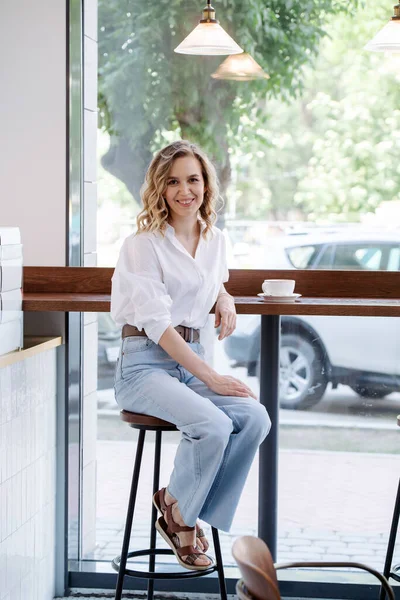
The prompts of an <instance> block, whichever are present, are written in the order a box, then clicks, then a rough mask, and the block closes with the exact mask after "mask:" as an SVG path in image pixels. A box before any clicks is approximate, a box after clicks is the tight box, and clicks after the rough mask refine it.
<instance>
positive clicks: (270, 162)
mask: <svg viewBox="0 0 400 600" xmlns="http://www.w3.org/2000/svg"><path fill="white" fill-rule="evenodd" d="M189 4H190V6H189ZM189 4H188V3H184V2H179V1H178V2H174V3H172V4H171V3H170V4H169V5H168V18H166V16H165V6H164V5H163V3H160V2H159V0H154V1H153V0H151V1H149V2H148V7H147V5H146V7H147V8H148V12H146V14H145V15H143V11H142V6H141V4H140V3H138V2H133V3H132V5H131V6H130V7H129V11H127V9H126V3H125V2H124V1H123V0H116V1H115V2H111V3H110V2H106V1H105V0H104V1H103V0H100V2H99V92H100V93H99V106H100V129H99V138H98V139H99V144H98V164H99V182H98V190H99V204H98V264H99V265H100V266H111V267H113V266H114V265H115V263H116V260H117V257H118V253H119V249H120V247H121V244H122V242H123V240H124V239H125V238H126V237H127V236H128V235H130V234H131V233H134V232H135V231H136V217H137V215H138V213H139V211H140V210H141V208H142V206H141V199H140V187H141V185H142V184H143V181H144V176H145V172H146V168H147V165H148V164H149V162H150V160H151V158H152V156H153V155H154V153H155V152H156V151H157V150H159V149H160V148H162V147H163V146H165V145H166V144H168V143H170V142H172V141H174V140H177V139H180V138H188V139H190V141H193V142H197V143H199V144H200V145H201V146H202V147H203V148H204V150H205V151H206V152H207V153H208V154H209V155H210V156H211V157H212V159H213V161H214V163H215V165H216V169H217V172H218V176H219V179H220V184H221V194H222V197H223V199H224V201H225V202H224V206H223V207H222V208H221V210H220V211H219V217H218V221H217V226H218V227H220V228H221V229H223V231H224V234H225V237H226V241H227V254H228V258H229V267H230V268H231V269H234V268H235V269H237V268H241V269H290V270H292V271H294V270H295V269H305V268H307V269H318V268H331V267H333V268H337V269H350V270H352V269H357V270H359V269H368V270H373V269H385V270H386V269H387V270H399V265H400V254H399V228H398V223H399V222H400V219H399V215H400V204H399V202H400V201H399V199H398V198H399V193H400V173H399V170H398V139H399V136H400V112H399V111H398V106H397V105H398V78H399V76H398V67H397V66H396V65H394V63H393V62H391V60H386V61H385V57H382V56H377V55H376V54H375V53H363V54H362V60H361V59H360V56H361V54H360V48H362V47H363V45H364V44H365V40H366V39H368V38H369V37H372V36H373V35H374V34H375V32H376V31H377V30H378V29H379V27H380V26H381V13H379V11H381V10H383V8H382V7H383V4H382V7H378V6H377V5H376V3H373V2H372V0H367V2H366V4H365V5H364V6H363V7H361V6H360V7H355V8H354V7H353V8H351V10H350V6H349V5H348V3H342V4H340V6H337V5H335V6H334V7H333V8H332V13H331V12H330V9H329V8H327V9H326V11H324V13H323V14H322V13H321V11H320V10H317V11H316V14H314V15H313V16H310V15H309V14H308V11H304V7H302V6H301V4H298V3H292V5H291V7H285V11H286V13H285V14H286V15H287V16H288V18H287V19H283V18H280V17H279V16H278V15H279V12H278V14H277V13H276V12H275V11H270V10H265V11H264V10H263V11H259V10H258V9H256V8H254V11H255V12H253V9H251V10H250V9H249V11H245V13H243V11H242V10H238V8H239V9H240V8H241V4H240V3H239V2H237V3H236V2H231V3H224V6H223V7H222V6H221V7H220V8H218V7H217V11H220V14H219V18H220V19H221V23H224V24H225V25H226V27H227V28H228V29H230V28H232V30H230V33H232V35H233V36H234V37H235V39H237V40H238V42H239V43H240V41H241V40H240V37H241V36H243V35H244V39H245V40H246V39H248V40H251V43H250V47H251V48H254V53H255V54H254V55H255V58H257V60H259V62H260V64H261V65H262V66H263V68H264V69H265V70H266V71H268V72H269V74H270V76H271V77H270V79H269V80H262V81H255V82H251V81H250V82H246V83H244V82H235V81H222V80H216V79H215V78H213V77H212V74H213V73H214V72H215V70H216V69H217V68H218V67H219V65H220V63H221V62H222V60H223V59H222V58H221V57H217V58H216V57H188V56H178V55H176V54H175V53H174V48H175V46H176V45H177V44H178V43H179V42H180V41H181V40H182V39H183V37H184V35H186V34H187V33H189V31H190V30H191V28H192V27H193V24H194V23H195V22H196V20H197V19H198V16H199V14H198V13H199V7H198V6H197V7H196V6H195V3H189ZM332 6H333V5H332ZM378 9H379V10H378ZM365 10H366V11H369V13H368V14H369V15H370V17H369V19H368V20H367V21H366V20H365V18H364V17H365V15H364V13H363V12H361V11H365ZM378 13H379V14H378ZM360 23H361V24H362V27H361V25H360V26H359V25H358V24H360ZM294 24H296V27H294ZM293 29H294V31H293ZM244 31H246V33H244ZM323 31H325V32H326V33H329V35H322V32H323ZM265 32H267V33H268V32H270V33H271V35H269V34H268V35H267V34H266V33H265ZM263 40H265V45H264V43H263ZM349 41H351V43H349ZM243 43H244V42H243ZM271 44H272V46H271ZM282 44H283V46H282ZM371 73H374V77H372V78H371ZM193 82H195V84H194V83H193ZM357 240H359V241H357ZM355 241H357V243H356V244H354V242H355ZM321 248H322V249H323V250H321ZM294 276H295V275H294ZM317 276H318V273H316V277H317ZM260 288H261V285H260ZM212 319H213V317H211V320H210V328H209V331H208V333H207V332H204V335H206V336H207V335H208V341H207V342H205V346H206V350H207V353H208V357H209V358H208V360H210V361H212V364H213V365H214V367H215V369H216V370H217V371H218V372H221V373H226V374H232V375H233V376H235V377H239V378H240V379H242V380H244V381H245V382H247V383H248V385H250V387H252V389H254V390H258V387H259V383H258V381H259V369H260V366H259V365H260V363H259V348H260V345H259V330H260V319H259V317H244V316H240V317H239V319H238V325H237V329H236V331H235V332H234V334H233V335H232V336H231V337H230V338H228V339H227V340H226V341H225V342H224V343H222V344H221V343H219V342H218V341H217V340H216V337H215V332H214V329H213V324H212ZM282 326H283V330H282V351H281V362H282V386H281V406H282V411H281V424H282V426H281V432H280V440H281V453H280V468H281V476H280V486H281V487H280V497H279V498H280V499H279V501H280V507H279V508H280V522H279V558H280V559H285V558H290V559H300V558H301V557H304V556H305V555H307V557H308V558H317V557H320V556H322V555H323V557H324V558H328V557H330V558H333V557H334V556H338V555H340V556H348V555H349V552H347V550H349V549H350V548H352V549H354V550H356V546H352V545H351V544H355V545H356V544H358V543H361V544H362V547H361V548H360V547H359V548H358V549H359V550H362V551H363V552H365V549H366V548H370V549H371V552H372V554H371V557H372V558H371V561H372V562H376V563H378V562H379V561H380V566H381V564H382V559H383V544H384V541H385V540H386V531H387V528H388V522H389V516H390V512H391V502H392V498H394V495H393V494H394V491H393V486H394V485H395V483H396V477H393V478H391V477H388V475H387V474H388V473H392V472H394V471H393V469H394V463H395V462H396V461H398V456H397V454H398V443H397V441H398V438H394V436H395V435H397V433H396V431H394V425H393V422H392V418H393V415H394V414H397V413H398V406H399V399H400V396H399V380H398V377H399V372H398V369H399V363H400V360H399V358H400V354H399V352H400V351H399V345H398V344H399V342H397V340H400V335H399V333H400V332H399V323H398V320H397V319H387V320H384V319H373V318H368V319H364V320H363V319H350V318H349V319H345V318H342V319H337V318H332V317H331V318H324V317H320V318H316V317H315V318H314V317H310V318H301V319H297V320H290V319H288V318H286V317H284V318H283V320H282ZM394 334H396V336H397V337H396V336H395V335H394ZM118 337H119V332H118V330H117V329H116V328H115V326H113V324H112V322H111V321H110V319H109V316H107V315H103V316H102V317H101V318H100V321H99V350H98V352H99V390H98V407H99V408H98V432H99V433H98V442H97V460H98V471H97V486H98V487H97V545H96V547H95V548H94V549H93V552H92V553H91V554H90V553H89V554H88V557H89V556H95V557H96V558H100V559H104V560H109V559H110V558H112V557H113V556H114V555H115V554H118V552H119V551H120V544H121V539H122V527H123V520H124V514H125V509H126V503H127V497H128V488H129V485H130V477H131V469H132V460H133V456H134V451H135V443H136V433H135V431H134V430H131V429H129V428H128V427H127V426H126V425H124V424H123V423H121V422H120V421H119V418H118V409H117V406H116V404H115V400H114V397H113V390H112V385H113V382H112V380H113V370H114V368H115V361H116V356H117V352H118V350H117V348H118ZM150 438H151V436H150ZM395 440H396V441H395ZM177 443H178V436H177V434H167V435H166V436H165V445H166V447H165V454H163V461H164V462H163V467H162V483H166V481H167V480H168V476H169V473H170V470H171V468H172V461H173V456H174V453H175V451H176V447H177ZM152 444H153V442H152V441H150V442H149V444H148V446H146V450H145V465H146V468H145V470H144V483H143V486H144V487H143V488H142V489H141V491H140V496H139V500H138V502H139V508H138V510H139V513H138V514H139V518H138V520H137V521H136V522H135V535H134V538H133V540H134V541H133V543H134V544H136V547H139V546H140V545H141V544H143V543H144V541H143V540H144V539H145V537H146V536H147V531H148V529H149V525H150V509H151V505H150V502H149V493H150V492H149V490H150V487H151V483H150V465H151V460H152V459H151V452H152V449H153V445H152ZM379 465H380V467H379ZM378 467H379V468H378ZM354 482H356V485H353V483H354ZM266 510H268V507H266ZM357 519H358V520H357ZM256 520H257V475H256V464H255V465H254V466H253V470H252V472H251V474H250V477H249V481H248V483H247V486H246V489H245V492H244V494H243V497H242V500H241V504H240V507H239V509H238V512H237V515H236V519H235V524H234V527H233V529H232V532H231V533H230V534H229V535H228V534H227V535H224V536H223V544H224V560H225V562H226V564H231V563H232V562H233V560H232V557H231V554H230V545H231V542H232V539H233V537H234V536H235V535H240V534H242V533H243V534H244V533H247V534H249V533H250V534H251V533H256V530H257V523H256ZM360 530H361V533H360ZM352 536H353V537H352ZM378 536H380V542H379V544H378V545H377V548H376V552H375V550H374V549H375V541H376V539H377V537H378ZM356 537H357V538H358V539H356ZM360 540H361V541H360ZM305 548H308V549H309V551H308V552H307V551H305V550H304V549H305ZM374 552H375V553H374ZM355 554H356V552H355ZM363 556H364V554H362V553H361V552H360V554H359V556H358V557H357V558H359V559H360V560H361V559H362V558H363ZM375 559H376V561H375ZM367 562H370V561H367Z"/></svg>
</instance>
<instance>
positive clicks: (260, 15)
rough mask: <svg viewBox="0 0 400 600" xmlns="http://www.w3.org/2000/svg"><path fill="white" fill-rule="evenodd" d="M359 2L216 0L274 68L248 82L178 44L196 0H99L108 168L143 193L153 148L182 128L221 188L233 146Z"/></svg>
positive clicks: (196, 10)
mask: <svg viewBox="0 0 400 600" xmlns="http://www.w3.org/2000/svg"><path fill="white" fill-rule="evenodd" d="M356 1H357V0H353V3H351V2H350V3H349V2H347V1H346V0H302V2H295V1H294V0H271V2H269V3H268V4H266V3H265V1H264V0H246V1H244V0H215V2H214V5H215V8H216V11H217V17H218V18H219V19H220V21H221V24H222V25H223V27H224V28H225V29H226V30H227V31H228V32H229V33H230V34H231V35H232V36H233V37H234V39H235V40H236V41H237V42H238V43H239V44H240V45H241V46H242V47H243V48H244V49H245V50H246V51H247V52H249V53H250V54H251V55H252V56H253V57H254V58H255V59H256V60H257V62H259V63H260V65H261V66H262V67H263V68H264V70H265V71H267V72H268V73H269V75H270V79H269V80H267V81H266V80H263V81H261V82H246V83H244V82H230V81H218V80H215V79H212V78H211V77H210V75H211V73H213V72H214V71H215V69H216V68H217V67H218V65H219V64H220V62H222V59H221V57H196V56H182V55H178V54H176V53H174V52H173V50H174V48H175V47H176V46H177V45H178V43H179V42H180V41H181V40H182V39H183V38H184V37H185V36H186V35H187V34H188V33H189V32H190V31H191V29H192V28H193V27H194V26H195V25H196V23H197V22H198V20H199V15H200V13H201V9H202V7H203V6H202V3H200V2H199V1H198V0H146V2H136V3H133V2H132V0H131V1H130V2H127V1H126V0H99V26H100V35H99V101H100V114H101V125H102V127H103V128H105V129H106V130H107V131H108V132H109V133H110V135H111V144H110V148H109V150H108V152H107V153H106V154H105V155H104V156H103V158H102V164H103V166H104V167H105V168H106V169H107V170H109V171H110V172H111V173H112V174H114V175H115V176H116V177H118V178H119V179H120V180H121V181H123V182H124V183H125V184H126V186H127V188H128V189H129V191H130V192H131V193H132V194H133V196H134V198H135V199H136V200H137V201H138V200H139V188H140V185H141V183H142V181H143V177H144V172H145V170H146V167H147V165H148V163H149V161H150V159H151V156H152V153H153V151H154V150H155V149H156V148H157V147H159V146H160V145H163V144H164V143H165V142H166V141H169V140H170V139H173V138H174V137H179V136H181V137H183V138H188V139H190V140H192V141H195V142H197V143H199V144H200V145H201V146H202V147H203V148H204V149H205V150H206V151H208V152H209V153H210V155H211V156H212V157H213V158H214V160H215V161H216V164H217V170H218V174H219V177H220V181H221V185H222V191H225V190H226V188H227V185H228V184H229V181H230V177H231V164H230V155H229V146H230V145H231V146H232V144H235V143H238V144H239V143H240V144H241V143H243V144H245V143H246V140H247V141H249V140H250V141H253V140H254V139H257V136H258V135H259V133H258V130H259V128H260V126H262V125H263V124H264V125H265V118H266V116H265V102H268V101H269V99H271V98H278V99H279V101H280V102H282V101H283V100H288V99H289V98H295V97H296V96H298V95H299V93H300V92H301V91H302V87H303V77H304V67H305V66H307V65H310V64H312V62H313V60H314V59H315V57H316V55H317V51H318V47H319V44H320V41H321V39H322V38H323V37H324V36H325V35H326V31H325V29H326V27H325V26H326V23H327V19H328V17H329V16H330V15H332V14H339V13H341V12H348V11H350V10H352V7H354V6H355V4H356ZM248 115H251V118H249V119H247V121H246V119H245V120H244V119H243V117H246V116H248ZM260 141H261V142H263V143H265V137H263V136H261V138H260Z"/></svg>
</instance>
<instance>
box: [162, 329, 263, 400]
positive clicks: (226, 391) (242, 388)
mask: <svg viewBox="0 0 400 600" xmlns="http://www.w3.org/2000/svg"><path fill="white" fill-rule="evenodd" d="M158 343H159V345H160V346H161V348H163V350H165V352H167V353H168V354H169V355H170V356H171V358H173V359H174V360H176V362H177V363H179V364H180V365H182V366H183V367H184V368H185V369H187V370H188V371H189V372H190V373H192V375H194V376H195V377H197V378H198V379H200V381H203V383H205V384H206V385H207V387H209V388H210V389H211V390H212V391H213V392H215V393H216V394H221V395H222V396H242V397H247V396H251V397H252V398H256V396H255V395H254V393H253V392H252V390H251V389H250V388H249V387H248V386H247V385H246V384H245V383H243V382H242V381H240V380H239V379H235V377H230V376H227V375H219V374H218V373H217V372H216V371H214V369H213V368H212V367H210V365H208V364H207V363H206V362H205V361H204V360H202V359H201V358H200V357H199V356H198V355H197V354H196V353H195V352H193V350H192V349H191V348H190V347H189V346H188V345H187V343H186V342H185V341H184V340H183V338H181V336H180V335H179V333H178V332H177V331H175V329H174V328H173V327H172V325H169V326H168V327H167V329H166V330H165V331H164V333H163V334H162V336H161V338H160V340H159V342H158Z"/></svg>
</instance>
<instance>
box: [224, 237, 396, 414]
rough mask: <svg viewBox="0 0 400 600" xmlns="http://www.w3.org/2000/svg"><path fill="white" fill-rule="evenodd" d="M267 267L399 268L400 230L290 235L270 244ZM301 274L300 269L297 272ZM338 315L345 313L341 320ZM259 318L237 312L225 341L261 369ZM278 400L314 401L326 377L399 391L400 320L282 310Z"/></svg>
mask: <svg viewBox="0 0 400 600" xmlns="http://www.w3.org/2000/svg"><path fill="white" fill-rule="evenodd" d="M265 262H266V266H265V268H271V267H275V268H280V269H348V270H354V269H357V270H360V269H363V270H386V271H399V270H400V234H399V235H393V234H392V235H390V236H389V235H388V236H387V235H386V234H385V235H382V234H381V235H380V236H379V235H377V234H368V235H367V234H365V233H364V234H362V233H358V232H345V233H337V232H334V233H329V234H327V233H325V234H322V235H321V234H304V235H296V236H293V237H292V236H285V237H284V238H281V240H280V241H278V242H277V243H275V245H274V250H273V251H272V250H271V247H269V255H268V257H267V258H266V261H265ZM294 278H295V275H294ZM339 319H340V320H339ZM260 328H261V323H260V317H259V316H254V317H249V316H241V315H239V317H238V326H237V329H236V331H235V332H234V333H233V334H232V335H231V336H230V337H229V338H227V339H226V340H225V350H226V353H227V355H228V357H229V358H231V359H232V360H233V361H234V363H233V365H232V366H236V367H239V366H246V367H247V369H248V373H249V375H257V374H258V375H259V369H260ZM280 366H281V381H280V405H281V406H282V407H283V408H291V409H303V408H308V407H311V406H313V405H315V404H316V403H317V402H318V401H319V400H320V399H321V398H322V396H323V395H324V392H325V390H326V387H327V385H328V383H331V384H332V386H333V388H336V387H337V385H338V384H339V383H340V384H346V385H349V386H350V387H351V388H352V389H353V390H354V391H356V392H357V394H359V395H360V396H363V397H371V398H375V399H378V398H383V397H384V396H386V395H388V394H390V393H392V392H394V391H400V319H396V318H384V317H379V318H375V319H374V318H367V317H324V316H301V317H297V316H283V317H282V328H281V355H280Z"/></svg>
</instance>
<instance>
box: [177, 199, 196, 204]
mask: <svg viewBox="0 0 400 600" xmlns="http://www.w3.org/2000/svg"><path fill="white" fill-rule="evenodd" d="M177 202H178V204H181V205H182V206H190V205H191V204H192V203H193V202H194V198H192V199H191V200H177Z"/></svg>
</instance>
